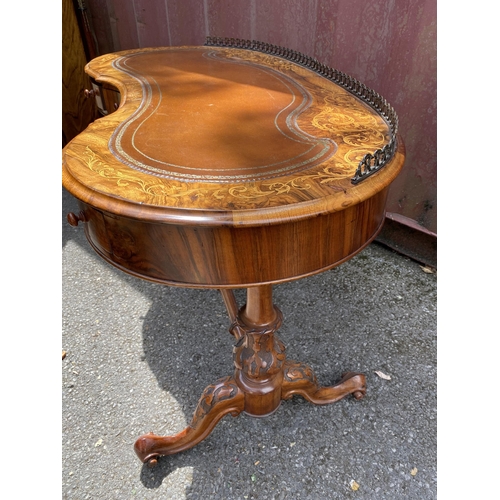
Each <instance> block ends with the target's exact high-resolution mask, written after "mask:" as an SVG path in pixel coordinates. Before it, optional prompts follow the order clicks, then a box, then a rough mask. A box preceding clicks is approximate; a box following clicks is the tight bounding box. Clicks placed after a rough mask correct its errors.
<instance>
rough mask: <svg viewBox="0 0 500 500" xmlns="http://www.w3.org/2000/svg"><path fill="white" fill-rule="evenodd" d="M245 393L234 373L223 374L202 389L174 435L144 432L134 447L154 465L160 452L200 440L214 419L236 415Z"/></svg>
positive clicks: (166, 453) (175, 449) (166, 452)
mask: <svg viewBox="0 0 500 500" xmlns="http://www.w3.org/2000/svg"><path fill="white" fill-rule="evenodd" d="M244 400H245V399H244V394H243V392H242V391H241V390H240V388H239V387H238V386H237V385H236V383H235V381H234V379H233V377H225V378H221V379H219V380H217V382H215V383H214V384H212V385H209V386H208V387H207V388H206V389H205V391H204V392H203V394H202V396H201V398H200V400H199V402H198V406H197V407H196V410H195V412H194V415H193V419H192V421H191V423H190V424H189V425H188V426H187V427H186V428H185V429H184V430H183V431H181V432H179V433H177V434H175V435H173V436H163V437H162V436H157V435H155V434H152V433H149V434H144V435H143V436H141V437H140V438H139V439H137V441H136V442H135V445H134V449H135V452H136V453H137V456H138V457H139V458H140V459H141V461H142V462H144V463H147V464H148V465H149V466H151V467H153V466H155V465H156V463H157V458H158V457H159V456H160V455H173V454H174V453H178V452H180V451H184V450H187V449H189V448H192V447H193V446H195V445H197V444H198V443H199V442H200V441H203V440H204V439H205V438H206V437H207V436H208V435H209V434H210V433H211V432H212V430H213V428H214V427H215V425H216V424H217V422H218V421H219V420H220V419H221V418H222V417H224V416H225V415H227V414H228V413H231V414H232V415H233V416H237V415H239V413H240V412H241V411H242V410H243V406H244Z"/></svg>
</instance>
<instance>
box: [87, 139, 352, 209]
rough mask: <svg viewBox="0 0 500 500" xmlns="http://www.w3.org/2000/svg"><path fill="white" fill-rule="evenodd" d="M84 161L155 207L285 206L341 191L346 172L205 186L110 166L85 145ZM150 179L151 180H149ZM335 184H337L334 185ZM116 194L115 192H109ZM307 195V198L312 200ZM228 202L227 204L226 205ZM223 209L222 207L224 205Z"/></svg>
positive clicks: (324, 171)
mask: <svg viewBox="0 0 500 500" xmlns="http://www.w3.org/2000/svg"><path fill="white" fill-rule="evenodd" d="M82 160H83V162H84V164H85V165H86V166H87V168H88V169H89V170H90V171H92V172H93V173H95V174H97V175H99V176H100V177H102V178H103V179H105V180H107V181H109V182H111V183H113V185H115V186H119V187H121V188H127V187H132V186H133V188H134V191H135V192H136V193H137V191H139V192H140V193H142V196H139V197H138V198H142V200H143V202H144V203H151V204H153V205H165V206H166V205H169V206H175V207H182V206H183V205H184V204H185V201H186V200H189V206H190V207H191V206H192V201H193V198H197V199H200V198H213V199H215V200H218V201H219V202H223V203H220V205H228V206H230V207H231V208H233V209H234V208H237V209H245V208H246V209H248V208H249V207H250V204H249V201H253V202H254V203H253V205H254V207H255V208H258V207H265V206H273V205H282V204H286V203H293V202H296V201H297V196H296V194H294V196H287V195H290V194H292V192H294V191H304V192H305V193H306V192H309V191H311V189H313V188H314V185H315V184H316V183H319V184H321V185H330V187H333V190H334V191H342V190H343V188H341V187H340V186H338V185H337V184H338V181H342V180H343V179H345V172H343V171H342V170H339V169H335V168H333V167H325V168H323V169H322V170H321V171H320V172H317V173H313V174H304V175H299V176H296V177H294V178H293V179H290V180H288V181H272V182H269V181H268V182H262V183H260V184H257V183H245V184H237V185H220V184H203V185H202V186H200V185H199V184H195V183H179V182H177V181H174V182H171V181H168V180H166V179H160V178H156V177H153V176H148V177H144V176H140V175H134V174H133V173H130V172H131V171H123V170H120V169H117V168H114V167H111V166H109V165H108V164H107V163H106V162H105V161H103V160H102V159H100V157H99V156H98V155H97V154H96V153H95V152H94V151H93V150H92V149H91V148H90V147H89V146H86V148H85V151H84V154H83V155H82ZM146 179H151V180H146ZM332 184H334V185H333V186H332ZM110 192H114V190H112V189H111V190H110ZM309 198H310V197H309V196H305V197H304V199H309ZM224 202H225V203H224ZM221 208H222V206H221Z"/></svg>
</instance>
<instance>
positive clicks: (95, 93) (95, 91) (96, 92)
mask: <svg viewBox="0 0 500 500" xmlns="http://www.w3.org/2000/svg"><path fill="white" fill-rule="evenodd" d="M83 93H84V94H85V98H86V99H88V98H89V97H94V96H98V95H99V89H92V90H89V89H85V90H84V91H83Z"/></svg>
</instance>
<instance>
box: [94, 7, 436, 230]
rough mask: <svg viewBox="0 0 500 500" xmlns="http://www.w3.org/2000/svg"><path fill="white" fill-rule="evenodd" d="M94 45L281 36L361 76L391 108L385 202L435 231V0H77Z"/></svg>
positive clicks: (280, 40)
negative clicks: (395, 118) (399, 167)
mask: <svg viewBox="0 0 500 500" xmlns="http://www.w3.org/2000/svg"><path fill="white" fill-rule="evenodd" d="M87 5H88V8H89V11H90V13H91V16H92V23H93V26H94V30H95V33H96V38H97V40H98V45H99V52H100V53H101V54H104V53H107V52H113V51H117V50H124V49H130V48H137V47H148V46H165V45H202V44H203V43H204V42H205V37H206V36H222V37H234V38H249V39H255V40H260V41H263V42H268V43H272V44H276V45H282V46H284V47H288V48H290V49H294V50H298V51H300V52H302V53H304V54H306V55H309V56H312V57H316V58H317V59H318V60H319V61H320V62H322V63H324V64H327V65H329V66H332V67H334V68H336V69H338V70H341V71H343V72H345V73H347V74H349V75H351V76H353V77H355V78H357V79H358V80H360V81H362V82H363V83H365V84H366V85H368V86H369V87H371V88H372V89H374V90H375V91H377V92H378V93H380V94H381V95H382V96H384V97H385V98H386V99H387V100H388V101H389V102H390V103H391V104H392V106H393V107H394V108H395V110H396V112H397V113H398V115H399V123H400V127H399V129H400V132H401V135H402V137H403V139H404V141H405V144H406V148H407V160H406V165H405V167H404V169H403V172H402V174H401V175H400V177H399V178H398V179H397V180H396V182H395V183H394V185H393V186H392V188H391V192H390V196H389V202H388V207H387V210H388V211H389V212H394V213H396V214H400V215H403V216H405V217H408V218H410V219H412V220H413V221H416V222H417V223H418V224H420V225H421V226H423V227H424V228H426V229H427V230H429V231H432V232H433V233H437V221H436V219H437V217H436V208H437V204H436V202H437V200H436V178H437V172H436V161H437V160H436V149H437V145H436V135H437V133H436V114H437V109H436V107H437V104H436V61H437V55H436V32H437V26H436V17H437V12H436V11H437V7H436V0H421V1H419V2H415V1H414V0H397V1H396V0H371V1H367V0H87Z"/></svg>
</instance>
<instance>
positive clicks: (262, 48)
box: [205, 37, 398, 184]
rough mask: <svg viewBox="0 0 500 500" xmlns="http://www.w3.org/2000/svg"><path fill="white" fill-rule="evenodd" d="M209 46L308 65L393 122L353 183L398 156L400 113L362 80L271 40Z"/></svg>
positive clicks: (215, 40)
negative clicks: (261, 54) (387, 136)
mask: <svg viewBox="0 0 500 500" xmlns="http://www.w3.org/2000/svg"><path fill="white" fill-rule="evenodd" d="M205 45H206V46H212V47H230V48H235V49H245V50H251V51H257V52H262V53H264V54H270V55H273V56H278V57H281V58H283V59H285V60H288V61H291V62H293V63H295V64H298V65H301V66H304V67H306V68H308V69H310V70H312V71H314V72H316V73H318V74H320V75H321V76H323V77H325V78H327V79H328V80H331V81H332V82H334V83H336V84H337V85H340V86H342V87H343V88H345V89H346V90H348V91H349V92H351V93H352V94H353V95H355V96H356V97H359V98H360V99H361V100H362V101H364V102H365V103H366V104H368V105H369V106H370V107H372V108H373V109H374V110H375V111H377V112H378V113H380V114H381V116H383V117H384V118H385V119H386V120H387V122H388V123H389V126H390V129H391V137H390V139H389V142H388V143H387V144H385V145H384V146H383V147H381V148H379V149H376V150H375V151H371V152H367V153H366V154H365V155H364V156H363V158H362V159H361V161H360V162H359V164H358V167H357V169H356V173H355V174H354V177H353V178H352V179H351V182H352V183H353V184H358V183H359V182H361V181H362V180H363V179H365V178H367V177H369V176H370V175H372V174H374V173H375V172H378V171H379V170H380V169H381V168H382V167H383V166H384V165H386V164H387V163H388V162H389V161H390V160H391V159H392V158H393V156H394V153H395V151H396V137H397V132H398V116H397V114H396V112H395V111H394V109H393V107H392V106H391V105H390V104H389V103H388V102H387V101H386V100H385V99H384V98H383V97H382V96H381V95H380V94H378V93H377V92H375V91H374V90H371V89H370V88H368V87H367V86H366V85H364V84H363V83H361V82H359V81H358V80H356V79H355V78H353V77H352V76H349V75H346V74H345V73H342V72H341V71H338V70H336V69H333V68H330V67H328V66H326V65H325V64H321V63H320V62H318V61H317V60H316V59H313V58H312V57H309V56H306V55H304V54H301V53H300V52H297V51H295V50H290V49H287V48H285V47H280V46H278V45H273V44H270V43H264V42H259V41H256V40H242V39H239V38H220V37H207V39H206V43H205Z"/></svg>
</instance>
